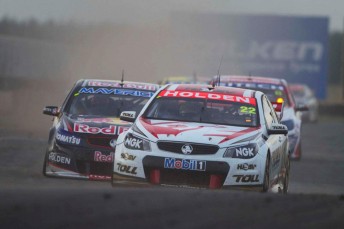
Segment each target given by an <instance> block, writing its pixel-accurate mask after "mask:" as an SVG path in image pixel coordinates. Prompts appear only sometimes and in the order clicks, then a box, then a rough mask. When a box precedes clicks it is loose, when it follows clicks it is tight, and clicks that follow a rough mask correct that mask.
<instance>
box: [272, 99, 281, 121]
mask: <svg viewBox="0 0 344 229" xmlns="http://www.w3.org/2000/svg"><path fill="white" fill-rule="evenodd" d="M271 104H272V107H273V108H274V109H275V111H276V113H277V116H278V119H279V121H281V119H282V117H283V110H284V103H276V102H271Z"/></svg>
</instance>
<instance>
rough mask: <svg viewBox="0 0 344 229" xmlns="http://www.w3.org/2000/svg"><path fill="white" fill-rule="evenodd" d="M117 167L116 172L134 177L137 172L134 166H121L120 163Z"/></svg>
mask: <svg viewBox="0 0 344 229" xmlns="http://www.w3.org/2000/svg"><path fill="white" fill-rule="evenodd" d="M117 165H118V169H117V170H118V171H120V172H122V173H128V174H133V175H136V174H137V172H136V170H137V167H134V166H130V165H123V164H121V163H117Z"/></svg>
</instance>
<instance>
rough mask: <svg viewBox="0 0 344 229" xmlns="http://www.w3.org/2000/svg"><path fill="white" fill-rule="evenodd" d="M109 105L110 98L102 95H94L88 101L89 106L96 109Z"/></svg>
mask: <svg viewBox="0 0 344 229" xmlns="http://www.w3.org/2000/svg"><path fill="white" fill-rule="evenodd" d="M109 103H110V98H109V97H107V96H103V95H94V96H93V97H92V98H91V99H90V105H91V106H96V107H99V106H106V105H109Z"/></svg>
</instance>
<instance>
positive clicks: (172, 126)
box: [112, 84, 290, 193]
mask: <svg viewBox="0 0 344 229" xmlns="http://www.w3.org/2000/svg"><path fill="white" fill-rule="evenodd" d="M121 119H122V120H124V121H131V122H134V124H133V125H132V126H131V128H129V130H128V131H127V132H123V133H122V134H120V135H119V137H118V140H117V145H116V152H115V159H114V164H113V176H112V185H113V186H117V185H118V184H124V183H134V184H139V183H144V184H147V183H150V184H160V185H175V186H188V187H202V188H211V189H215V188H222V187H232V188H245V189H246V188H250V189H251V188H252V189H255V190H257V189H258V190H261V191H268V190H270V189H271V190H273V191H280V192H283V193H286V192H287V190H288V180H289V179H288V178H289V165H290V163H289V154H288V147H289V145H288V137H287V133H288V129H287V127H286V126H284V125H282V124H280V123H279V118H278V116H277V114H276V112H275V110H274V108H273V106H272V104H271V103H270V102H269V100H268V98H267V97H266V96H265V95H264V94H263V93H262V92H259V91H253V90H246V89H239V88H228V87H215V88H213V87H211V86H207V85H192V84H188V85H185V84H184V85H183V84H181V85H178V84H176V85H166V86H164V87H162V88H161V89H160V90H159V91H157V92H156V93H155V95H154V96H153V97H152V98H151V99H150V100H149V101H148V103H147V104H146V105H145V107H144V108H143V110H142V111H141V112H140V114H139V115H137V116H136V113H135V112H134V111H124V112H122V114H121Z"/></svg>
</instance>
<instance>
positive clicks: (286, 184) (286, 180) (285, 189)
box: [282, 157, 290, 194]
mask: <svg viewBox="0 0 344 229" xmlns="http://www.w3.org/2000/svg"><path fill="white" fill-rule="evenodd" d="M289 171H290V159H289V157H288V158H287V162H286V165H285V174H284V180H283V190H282V193H283V194H287V193H288V188H289Z"/></svg>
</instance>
